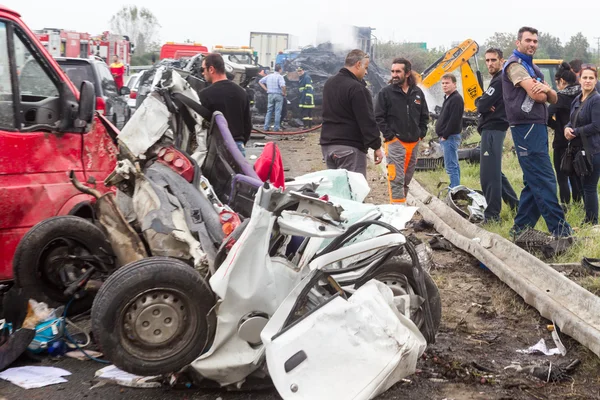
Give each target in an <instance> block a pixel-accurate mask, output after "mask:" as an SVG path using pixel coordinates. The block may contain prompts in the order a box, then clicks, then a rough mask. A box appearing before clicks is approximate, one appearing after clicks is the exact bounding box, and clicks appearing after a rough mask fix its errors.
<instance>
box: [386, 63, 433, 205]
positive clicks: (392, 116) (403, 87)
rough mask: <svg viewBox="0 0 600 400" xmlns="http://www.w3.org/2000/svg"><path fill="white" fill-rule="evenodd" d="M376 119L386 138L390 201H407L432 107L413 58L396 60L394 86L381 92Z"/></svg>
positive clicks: (393, 73)
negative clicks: (415, 72) (419, 81)
mask: <svg viewBox="0 0 600 400" xmlns="http://www.w3.org/2000/svg"><path fill="white" fill-rule="evenodd" d="M375 121H377V126H378V127H379V130H380V131H381V133H382V134H383V138H384V139H385V143H384V148H385V156H386V160H387V164H388V165H387V167H388V168H387V170H388V177H387V178H388V190H389V193H390V203H392V204H405V203H406V195H407V193H408V185H409V184H410V181H411V180H412V177H413V174H414V172H415V167H416V166H417V155H418V151H419V141H420V140H421V139H423V138H424V137H425V135H427V122H428V121H429V110H428V109H427V102H426V101H425V95H424V94H423V91H422V90H421V89H420V88H419V87H418V86H417V84H416V81H415V78H414V76H413V75H412V66H411V63H410V61H408V60H407V59H405V58H396V59H394V61H392V81H391V85H389V86H386V87H384V88H383V89H382V90H381V91H380V92H379V94H378V95H377V103H376V104H375Z"/></svg>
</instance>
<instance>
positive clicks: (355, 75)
mask: <svg viewBox="0 0 600 400" xmlns="http://www.w3.org/2000/svg"><path fill="white" fill-rule="evenodd" d="M368 68H369V55H368V54H366V53H365V52H363V51H361V50H352V51H351V52H350V53H348V55H347V56H346V62H345V66H344V68H342V69H341V70H340V72H339V73H338V74H337V75H335V76H332V77H331V78H329V79H328V80H327V82H325V86H324V87H323V127H322V128H321V140H320V142H319V143H320V145H321V151H322V152H323V158H324V159H325V162H326V163H327V168H329V169H338V168H344V169H347V170H348V171H353V172H359V173H361V174H363V175H364V176H365V177H366V176H367V150H368V149H369V148H371V149H373V150H375V164H379V163H380V162H381V160H382V158H383V152H382V151H381V138H380V135H379V129H377V123H376V122H375V117H374V115H373V101H372V100H371V92H369V90H368V89H367V87H366V84H365V83H364V81H363V78H364V77H365V75H366V74H367V69H368Z"/></svg>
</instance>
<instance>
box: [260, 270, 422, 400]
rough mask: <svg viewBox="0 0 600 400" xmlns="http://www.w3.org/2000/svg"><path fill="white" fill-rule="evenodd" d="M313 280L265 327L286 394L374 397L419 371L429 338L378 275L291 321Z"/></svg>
mask: <svg viewBox="0 0 600 400" xmlns="http://www.w3.org/2000/svg"><path fill="white" fill-rule="evenodd" d="M310 282H311V280H310V277H309V278H307V279H305V280H304V281H302V283H300V284H299V285H298V287H296V288H295V289H294V290H293V292H292V293H291V294H290V296H289V297H288V298H287V299H286V300H285V302H284V304H282V306H281V307H280V308H279V309H278V310H277V312H276V313H275V315H274V316H273V317H272V318H271V320H270V321H269V323H268V324H267V325H266V327H265V329H263V331H262V333H261V337H262V340H263V343H264V344H265V349H266V358H267V364H268V365H269V374H270V376H271V378H272V379H273V383H274V384H275V387H276V388H277V391H278V392H279V393H280V394H281V396H282V397H283V398H284V399H306V400H309V399H310V400H320V399H323V400H326V399H356V400H363V399H364V400H367V399H372V398H374V397H376V396H378V395H379V394H381V393H383V392H384V391H386V390H387V389H389V388H390V387H391V386H392V385H394V384H395V383H396V382H398V381H399V380H400V379H402V378H404V377H406V376H408V375H411V374H413V373H414V372H415V367H416V364H417V359H418V358H419V357H420V356H421V355H422V354H423V352H424V351H425V347H426V346H427V343H426V341H425V338H424V337H423V335H422V334H421V332H419V329H418V328H417V327H416V326H415V324H414V323H413V322H412V321H411V320H410V319H408V318H406V317H405V316H404V315H403V314H401V313H400V312H398V309H397V307H396V305H395V303H394V297H393V295H392V291H391V290H390V289H389V288H388V287H387V286H385V285H384V284H382V283H380V282H378V281H375V280H373V281H370V282H368V283H367V284H365V285H364V286H362V287H361V288H360V289H358V290H357V291H356V292H355V293H354V294H353V295H352V297H350V298H349V299H347V300H346V299H343V298H342V297H341V296H334V297H333V298H331V300H330V301H327V302H325V303H323V304H321V305H320V306H319V307H318V308H316V309H314V310H312V311H311V312H309V314H307V315H304V316H303V317H302V318H301V319H300V320H299V321H297V322H296V323H294V324H291V325H288V326H286V325H284V323H285V321H286V320H287V318H288V315H289V314H291V313H292V312H293V310H294V309H293V308H290V305H292V306H293V305H295V304H297V303H298V302H299V301H302V300H303V296H302V292H303V290H304V289H305V285H307V284H308V283H310ZM332 332H335V334H332Z"/></svg>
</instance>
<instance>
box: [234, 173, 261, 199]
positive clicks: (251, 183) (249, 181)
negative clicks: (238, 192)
mask: <svg viewBox="0 0 600 400" xmlns="http://www.w3.org/2000/svg"><path fill="white" fill-rule="evenodd" d="M238 182H244V183H247V184H248V185H249V186H254V187H256V188H259V187H261V186H262V185H264V182H263V181H261V180H260V179H258V178H253V177H250V176H245V175H236V176H235V177H234V178H233V179H232V180H231V194H232V196H231V197H232V198H233V196H234V195H235V184H236V183H238Z"/></svg>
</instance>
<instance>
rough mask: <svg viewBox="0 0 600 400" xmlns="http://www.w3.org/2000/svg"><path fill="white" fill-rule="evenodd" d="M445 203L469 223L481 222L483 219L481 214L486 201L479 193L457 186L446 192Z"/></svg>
mask: <svg viewBox="0 0 600 400" xmlns="http://www.w3.org/2000/svg"><path fill="white" fill-rule="evenodd" d="M445 203H446V204H448V205H449V206H450V208H452V209H453V210H454V211H456V212H457V213H459V214H460V215H461V216H462V217H464V218H467V219H468V220H469V221H471V222H481V221H483V220H484V219H485V217H484V214H483V212H484V211H485V209H486V208H487V201H486V200H485V197H484V196H483V194H482V193H481V192H480V191H475V190H473V189H469V188H468V187H466V186H464V185H459V186H455V187H453V188H451V189H450V190H448V194H447V195H446V199H445Z"/></svg>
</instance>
